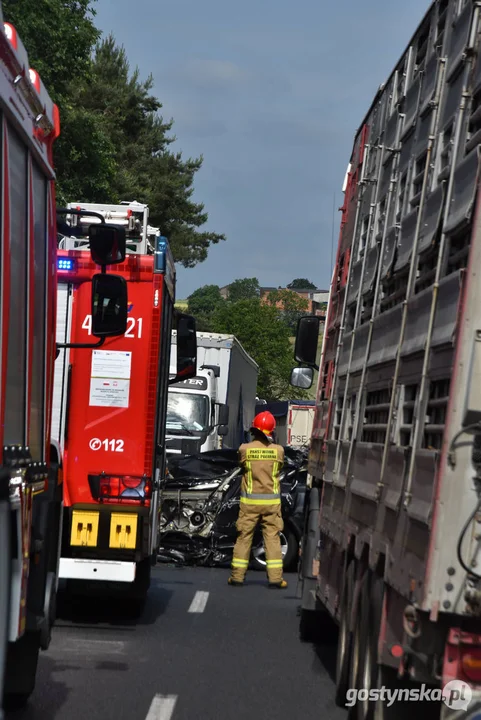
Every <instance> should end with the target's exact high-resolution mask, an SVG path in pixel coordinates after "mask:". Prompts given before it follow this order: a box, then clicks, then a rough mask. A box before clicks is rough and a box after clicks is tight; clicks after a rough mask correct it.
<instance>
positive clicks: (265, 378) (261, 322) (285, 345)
mask: <svg viewBox="0 0 481 720" xmlns="http://www.w3.org/2000/svg"><path fill="white" fill-rule="evenodd" d="M213 330H214V331H215V332H221V333H232V334H233V335H235V336H236V337H237V338H238V339H239V341H240V342H241V343H242V345H243V346H244V348H245V349H246V351H247V352H248V353H249V355H251V356H252V357H253V358H254V360H255V361H256V362H257V364H258V365H259V378H258V383H257V393H258V395H259V397H262V398H264V399H266V400H282V399H286V398H289V397H292V395H293V388H292V387H291V386H290V385H289V378H290V373H291V369H292V367H293V366H294V360H293V351H292V345H291V343H290V334H291V333H290V330H289V327H288V326H287V325H286V323H285V322H284V321H283V320H282V319H281V318H280V317H279V312H278V309H277V308H276V307H274V306H272V305H269V304H266V303H262V302H261V301H260V300H259V299H258V298H251V299H247V300H239V301H237V302H235V303H232V302H226V303H223V304H221V305H219V307H218V308H217V311H216V312H215V315H214V317H213ZM295 395H296V397H300V396H302V397H304V396H306V394H305V392H303V391H299V390H296V391H295Z"/></svg>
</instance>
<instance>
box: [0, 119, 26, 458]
mask: <svg viewBox="0 0 481 720" xmlns="http://www.w3.org/2000/svg"><path fill="white" fill-rule="evenodd" d="M8 156H9V167H8V170H9V179H10V237H9V248H7V249H6V250H5V252H7V253H9V256H10V293H9V295H10V297H9V302H10V308H9V312H8V327H7V328H6V330H7V332H8V336H7V337H8V341H7V379H6V391H5V425H4V433H5V435H4V443H5V444H6V445H22V446H25V445H26V442H25V441H26V394H27V387H26V382H27V372H26V367H27V365H26V363H27V312H26V311H27V307H28V305H27V303H26V302H25V297H26V296H27V287H28V286H27V263H26V262H25V258H26V257H28V239H27V219H28V215H27V209H28V204H27V198H28V195H27V188H28V184H27V149H26V146H25V144H24V142H23V141H22V140H21V139H20V138H19V136H18V135H17V134H16V133H15V132H14V131H13V130H12V129H11V128H10V127H9V128H8ZM2 242H4V238H3V236H2Z"/></svg>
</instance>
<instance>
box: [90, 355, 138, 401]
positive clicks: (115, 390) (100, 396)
mask: <svg viewBox="0 0 481 720" xmlns="http://www.w3.org/2000/svg"><path fill="white" fill-rule="evenodd" d="M131 366H132V353H130V352H121V351H119V350H94V351H93V352H92V369H91V373H90V400H89V404H90V405H91V406H94V407H120V408H127V407H129V390H130V371H131Z"/></svg>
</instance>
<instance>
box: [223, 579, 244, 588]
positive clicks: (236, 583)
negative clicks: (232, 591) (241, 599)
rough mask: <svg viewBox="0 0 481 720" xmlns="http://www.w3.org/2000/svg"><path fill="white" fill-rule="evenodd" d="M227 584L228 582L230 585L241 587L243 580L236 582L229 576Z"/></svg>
mask: <svg viewBox="0 0 481 720" xmlns="http://www.w3.org/2000/svg"><path fill="white" fill-rule="evenodd" d="M227 584H228V585H231V587H243V585H244V583H243V582H238V581H237V580H234V578H233V577H230V578H229V579H228V580H227Z"/></svg>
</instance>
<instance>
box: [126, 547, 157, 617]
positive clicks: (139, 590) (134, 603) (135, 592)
mask: <svg viewBox="0 0 481 720" xmlns="http://www.w3.org/2000/svg"><path fill="white" fill-rule="evenodd" d="M151 570H152V564H151V562H150V558H144V559H143V560H141V561H140V562H138V563H137V570H136V573H135V580H134V582H133V585H132V593H131V597H130V598H129V601H128V605H129V608H130V610H131V614H132V616H133V617H139V616H140V615H142V613H143V611H144V608H145V603H146V600H147V594H148V592H149V588H150V574H151Z"/></svg>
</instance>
